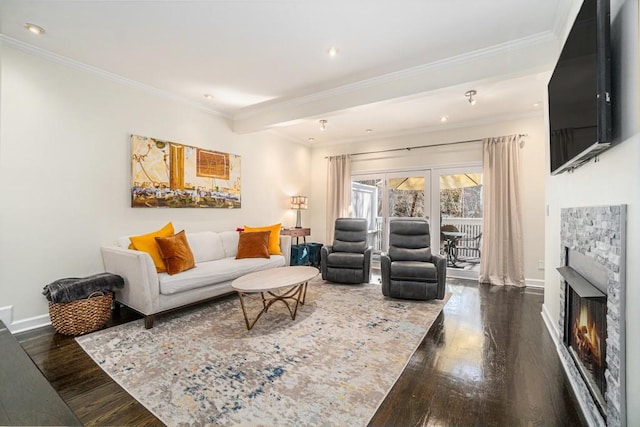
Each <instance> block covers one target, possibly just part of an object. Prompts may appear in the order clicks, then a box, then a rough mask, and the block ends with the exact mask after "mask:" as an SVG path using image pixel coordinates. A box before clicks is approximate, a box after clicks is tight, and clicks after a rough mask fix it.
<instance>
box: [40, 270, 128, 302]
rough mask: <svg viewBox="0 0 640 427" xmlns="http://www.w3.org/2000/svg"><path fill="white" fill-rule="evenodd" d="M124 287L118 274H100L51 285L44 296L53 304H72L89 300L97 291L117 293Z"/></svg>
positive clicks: (61, 280) (73, 278) (68, 279)
mask: <svg viewBox="0 0 640 427" xmlns="http://www.w3.org/2000/svg"><path fill="white" fill-rule="evenodd" d="M123 287H124V279H123V278H122V277H120V276H118V275H117V274H111V273H99V274H94V275H92V276H89V277H69V278H66V279H59V280H56V281H55V282H53V283H49V284H48V285H47V286H45V287H44V291H42V294H43V295H44V296H46V297H47V299H48V300H49V301H52V302H70V301H75V300H79V299H84V298H87V297H88V296H89V295H91V294H92V293H93V292H96V291H115V290H116V289H117V288H123Z"/></svg>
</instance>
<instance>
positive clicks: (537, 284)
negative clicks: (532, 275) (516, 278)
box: [524, 279, 544, 289]
mask: <svg viewBox="0 0 640 427" xmlns="http://www.w3.org/2000/svg"><path fill="white" fill-rule="evenodd" d="M524 284H525V285H526V286H527V287H529V288H540V289H544V280H541V279H524Z"/></svg>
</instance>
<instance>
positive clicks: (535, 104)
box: [533, 101, 542, 108]
mask: <svg viewBox="0 0 640 427" xmlns="http://www.w3.org/2000/svg"><path fill="white" fill-rule="evenodd" d="M541 104H542V103H541V102H540V101H537V102H534V103H533V106H534V107H535V108H538V107H539V106H540V105H541Z"/></svg>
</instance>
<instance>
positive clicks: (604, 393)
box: [558, 205, 626, 427]
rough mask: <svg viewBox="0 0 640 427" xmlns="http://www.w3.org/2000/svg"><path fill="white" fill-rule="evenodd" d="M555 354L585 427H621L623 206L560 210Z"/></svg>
mask: <svg viewBox="0 0 640 427" xmlns="http://www.w3.org/2000/svg"><path fill="white" fill-rule="evenodd" d="M561 215H562V218H561V242H562V251H561V265H562V267H560V268H558V271H559V272H560V274H561V275H562V279H563V280H562V284H561V287H560V302H561V305H560V319H559V320H560V325H559V326H560V329H559V330H560V333H561V339H562V344H561V345H559V346H558V352H559V354H560V356H561V359H562V361H563V366H564V368H565V372H566V374H567V376H568V377H569V380H570V382H571V384H572V387H573V389H574V392H575V394H576V397H577V398H578V400H579V402H580V406H581V408H582V410H583V412H584V415H585V418H586V419H587V422H588V423H589V425H591V426H603V427H604V426H623V427H624V426H626V408H625V400H626V398H625V394H626V391H625V360H624V355H625V324H624V310H625V308H624V307H625V306H624V293H625V292H624V279H625V274H624V272H625V265H624V264H625V233H626V206H624V205H618V206H600V207H586V208H567V209H562V213H561Z"/></svg>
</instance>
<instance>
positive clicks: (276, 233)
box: [244, 224, 282, 255]
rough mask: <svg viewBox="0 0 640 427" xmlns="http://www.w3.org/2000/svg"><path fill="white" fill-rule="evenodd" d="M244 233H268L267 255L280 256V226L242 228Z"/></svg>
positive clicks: (246, 226)
mask: <svg viewBox="0 0 640 427" xmlns="http://www.w3.org/2000/svg"><path fill="white" fill-rule="evenodd" d="M244 231H245V233H252V232H256V231H269V232H270V233H271V234H269V255H282V251H281V250H280V224H273V225H267V226H265V227H249V226H248V225H245V226H244Z"/></svg>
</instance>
